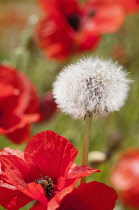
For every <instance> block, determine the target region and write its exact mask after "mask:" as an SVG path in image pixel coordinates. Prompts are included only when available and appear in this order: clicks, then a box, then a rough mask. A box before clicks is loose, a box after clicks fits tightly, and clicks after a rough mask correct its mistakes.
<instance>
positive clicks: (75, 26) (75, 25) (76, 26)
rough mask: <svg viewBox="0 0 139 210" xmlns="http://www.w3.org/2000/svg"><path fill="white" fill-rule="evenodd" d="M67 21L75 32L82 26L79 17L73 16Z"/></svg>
mask: <svg viewBox="0 0 139 210" xmlns="http://www.w3.org/2000/svg"><path fill="white" fill-rule="evenodd" d="M67 21H68V23H69V25H70V26H71V27H72V28H73V29H74V31H77V30H78V29H79V26H80V18H79V16H77V15H75V14H73V15H71V16H70V17H68V18H67Z"/></svg>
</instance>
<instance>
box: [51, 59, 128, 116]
mask: <svg viewBox="0 0 139 210" xmlns="http://www.w3.org/2000/svg"><path fill="white" fill-rule="evenodd" d="M130 82H131V80H129V79H128V78H127V73H126V72H125V71H123V69H122V66H120V65H118V64H117V62H113V61H112V60H110V59H108V60H103V59H100V58H98V57H95V58H91V57H89V58H84V59H83V60H80V61H78V62H77V63H76V64H71V65H69V66H67V67H65V68H64V69H63V71H62V72H61V73H60V74H59V76H58V77H57V79H56V81H55V83H54V85H53V87H54V88H53V94H54V98H55V99H56V103H57V104H58V107H59V108H60V109H61V110H62V111H63V112H65V113H67V114H69V115H71V116H72V117H73V118H75V119H76V118H81V117H85V116H86V114H90V115H93V116H106V115H107V114H108V113H110V112H113V111H117V110H119V109H120V108H121V107H122V106H123V104H124V102H125V99H126V98H127V94H128V91H129V83H130Z"/></svg>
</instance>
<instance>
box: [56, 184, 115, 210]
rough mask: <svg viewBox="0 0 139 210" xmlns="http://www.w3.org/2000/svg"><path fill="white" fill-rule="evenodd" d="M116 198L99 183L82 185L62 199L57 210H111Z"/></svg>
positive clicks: (105, 186) (110, 190)
mask: <svg viewBox="0 0 139 210" xmlns="http://www.w3.org/2000/svg"><path fill="white" fill-rule="evenodd" d="M117 198H118V196H117V194H116V192H115V190H114V189H113V188H111V187H109V186H107V185H105V184H103V183H101V182H96V181H94V182H90V183H87V184H85V183H83V184H81V185H80V186H79V187H78V188H77V189H76V188H75V189H74V190H73V191H72V192H71V193H69V194H68V195H67V196H65V197H64V198H63V200H62V201H61V202H60V207H59V208H58V209H57V210H65V209H66V210H71V209H72V210H85V209H86V210H92V209H94V210H104V209H105V210H112V209H114V206H115V202H116V200H117Z"/></svg>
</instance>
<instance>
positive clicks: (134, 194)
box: [110, 149, 139, 209]
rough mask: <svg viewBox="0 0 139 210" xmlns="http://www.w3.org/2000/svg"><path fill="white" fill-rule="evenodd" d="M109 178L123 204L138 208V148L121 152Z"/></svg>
mask: <svg viewBox="0 0 139 210" xmlns="http://www.w3.org/2000/svg"><path fill="white" fill-rule="evenodd" d="M110 179H111V183H112V184H113V186H114V187H115V188H117V189H118V190H119V192H120V198H121V200H122V202H123V204H124V205H125V206H128V207H132V208H134V209H139V149H130V150H128V151H126V152H125V153H123V154H122V156H121V157H120V159H119V161H118V163H117V164H116V166H115V167H114V169H113V171H112V174H111V177H110Z"/></svg>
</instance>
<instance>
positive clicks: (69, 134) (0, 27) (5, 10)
mask: <svg viewBox="0 0 139 210" xmlns="http://www.w3.org/2000/svg"><path fill="white" fill-rule="evenodd" d="M13 14H14V16H13ZM41 15H42V14H41V11H40V9H39V7H38V5H37V3H36V1H33V0H30V1H29V0H28V1H27V0H19V1H14V0H9V1H6V0H0V62H1V63H3V64H8V65H11V66H13V67H16V68H18V69H19V70H20V71H22V72H24V73H25V74H26V75H27V76H28V77H29V78H30V80H31V81H32V82H33V83H34V85H35V86H36V89H37V90H38V93H39V94H40V95H43V94H44V93H45V92H47V91H48V90H50V89H51V88H52V83H53V81H55V77H56V75H57V72H58V71H59V70H60V69H61V68H62V65H63V64H62V63H57V62H54V61H52V60H51V61H50V60H48V59H46V58H45V57H44V55H43V53H42V52H41V50H40V49H39V48H38V47H37V46H36V45H34V43H32V39H31V37H32V34H33V33H34V25H35V23H36V22H37V20H38V19H39V18H40V16H41ZM89 55H92V56H95V55H98V56H101V57H103V58H108V57H112V59H113V60H118V62H119V63H120V64H122V65H123V66H124V68H125V69H127V71H128V72H129V77H130V78H131V79H132V80H134V82H133V83H132V85H131V90H130V93H129V97H128V99H127V101H126V104H125V105H124V107H123V108H121V110H120V111H119V112H114V113H112V114H110V115H109V116H108V117H107V118H97V119H93V121H92V129H91V140H90V147H89V150H90V151H93V150H97V151H107V150H108V147H109V145H110V144H111V142H112V141H118V142H120V143H119V144H120V146H119V148H118V149H117V151H116V152H114V153H113V155H112V156H111V158H110V159H109V160H108V161H106V162H105V163H103V164H99V165H95V166H94V167H96V168H99V169H100V170H101V173H96V174H93V175H90V176H89V178H88V181H91V180H97V181H101V182H104V183H106V184H109V185H110V183H109V174H110V171H111V168H112V166H113V165H114V164H115V162H116V160H117V158H118V156H119V155H120V153H121V152H122V151H124V150H125V149H126V148H128V147H139V98H138V97H139V82H138V81H139V14H134V15H130V16H128V17H127V18H126V20H125V22H124V24H123V25H122V27H121V28H120V29H119V31H118V32H117V33H114V34H106V35H104V36H103V37H102V40H101V42H100V44H99V45H98V47H97V48H96V50H95V51H90V53H89ZM82 56H83V55H77V56H74V57H72V58H71V59H70V61H68V62H67V63H70V62H74V61H76V60H77V59H78V58H80V57H82ZM44 130H53V131H55V132H56V133H58V134H59V135H61V136H64V137H66V138H67V139H68V140H69V141H70V142H72V143H73V144H74V146H75V147H76V148H77V149H78V150H79V154H78V157H77V159H76V163H77V164H80V162H81V161H80V160H81V150H82V148H81V147H82V139H83V130H84V120H73V119H71V117H69V116H66V115H65V114H63V113H61V112H57V113H56V115H55V116H54V117H53V118H52V119H51V120H50V121H48V122H46V123H43V124H39V123H36V124H34V125H33V126H32V131H31V135H34V134H36V133H38V132H41V131H44ZM6 146H9V147H11V148H19V149H21V150H24V147H25V146H26V143H24V144H22V145H14V144H13V143H11V142H10V140H8V139H6V138H5V137H4V136H1V137H0V149H2V148H3V147H6ZM29 206H30V204H29V205H27V207H23V208H22V209H29ZM1 209H2V208H1ZM118 209H119V210H122V209H123V208H122V206H121V205H120V203H119V201H118V204H117V207H116V208H115V210H118Z"/></svg>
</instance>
